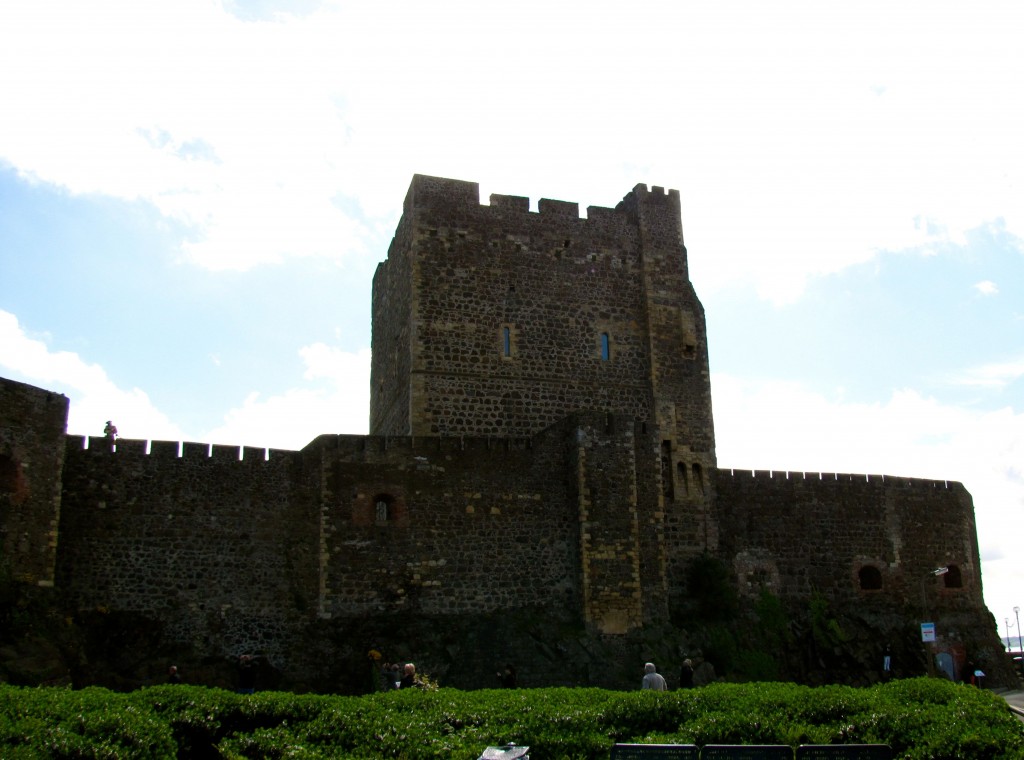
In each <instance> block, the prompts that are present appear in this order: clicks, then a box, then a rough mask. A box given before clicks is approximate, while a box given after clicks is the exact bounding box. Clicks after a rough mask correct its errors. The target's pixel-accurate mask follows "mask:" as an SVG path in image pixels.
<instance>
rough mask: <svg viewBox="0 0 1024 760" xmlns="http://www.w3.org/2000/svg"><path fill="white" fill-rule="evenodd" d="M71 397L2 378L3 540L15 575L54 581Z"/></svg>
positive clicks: (6, 558) (0, 509)
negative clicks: (62, 470) (65, 443)
mask: <svg viewBox="0 0 1024 760" xmlns="http://www.w3.org/2000/svg"><path fill="white" fill-rule="evenodd" d="M67 416H68V399H67V398H66V397H65V396H63V395H61V394H58V393H51V392H49V391H45V390H41V389H39V388H34V387H33V386H31V385H25V384H24V383H18V382H14V381H12V380H3V382H0V541H2V550H3V561H4V562H6V563H7V565H8V568H7V569H8V570H9V572H10V573H11V575H12V577H14V578H16V579H18V580H21V581H24V582H27V583H34V584H38V585H41V586H50V585H53V578H54V563H55V561H56V556H57V525H58V522H59V520H60V478H61V469H62V467H63V465H64V445H63V441H64V434H65V432H66V429H67Z"/></svg>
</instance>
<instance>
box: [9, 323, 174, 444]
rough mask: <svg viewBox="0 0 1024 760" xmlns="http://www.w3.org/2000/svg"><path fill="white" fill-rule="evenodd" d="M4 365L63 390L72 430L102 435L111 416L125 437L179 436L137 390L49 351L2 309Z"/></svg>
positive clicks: (25, 378)
mask: <svg viewBox="0 0 1024 760" xmlns="http://www.w3.org/2000/svg"><path fill="white" fill-rule="evenodd" d="M0 367H3V368H4V370H5V375H7V376H8V377H10V378H11V379H14V380H19V381H21V382H26V383H30V384H32V385H37V386H40V387H43V388H46V389H47V390H50V391H54V392H56V393H63V394H64V395H66V396H67V397H68V398H69V399H70V401H71V409H70V411H69V413H68V432H69V433H72V434H78V435H96V436H99V435H102V433H103V427H104V424H105V422H106V420H113V421H114V423H115V424H116V425H117V427H118V429H119V432H120V434H121V436H122V437H124V438H160V439H166V440H180V439H181V438H182V435H181V431H180V429H179V428H178V427H177V425H175V424H174V423H173V422H171V421H170V420H169V419H168V418H167V417H166V415H164V414H163V412H161V411H160V410H159V409H157V408H156V407H155V406H154V405H153V403H152V402H151V401H150V399H149V397H148V396H147V395H146V393H145V392H143V391H142V390H140V389H138V388H132V389H131V390H125V389H123V388H119V387H118V386H117V385H116V384H115V383H114V382H113V381H112V380H111V379H110V378H109V377H107V374H106V372H105V371H104V370H103V368H102V367H100V366H99V365H96V364H89V363H87V362H86V361H84V360H83V359H82V358H81V357H80V356H78V354H75V353H72V352H70V351H51V350H50V348H49V347H48V346H47V345H46V343H44V342H43V341H41V340H37V339H34V338H30V337H29V336H28V335H26V334H25V331H24V329H23V328H22V327H21V326H20V325H19V324H18V319H17V317H15V316H14V315H13V314H11V313H9V312H6V311H3V310H0Z"/></svg>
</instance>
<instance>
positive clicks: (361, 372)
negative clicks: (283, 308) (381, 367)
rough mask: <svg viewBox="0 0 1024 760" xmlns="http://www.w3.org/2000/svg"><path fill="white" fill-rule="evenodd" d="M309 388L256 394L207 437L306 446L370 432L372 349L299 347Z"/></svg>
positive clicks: (216, 440)
mask: <svg viewBox="0 0 1024 760" xmlns="http://www.w3.org/2000/svg"><path fill="white" fill-rule="evenodd" d="M299 354H300V356H302V359H303V361H304V362H305V363H306V371H305V373H304V375H303V377H304V378H305V379H306V380H309V381H321V382H318V383H310V384H309V386H312V387H308V386H304V387H301V388H292V389H290V390H288V391H287V392H285V393H283V394H280V395H276V396H271V397H269V398H261V396H260V394H259V393H256V392H252V393H250V394H249V395H248V396H247V397H246V399H245V400H244V401H243V402H242V405H241V406H240V407H236V408H234V409H232V410H230V411H229V412H228V413H227V414H226V415H225V418H224V424H223V425H220V426H219V427H217V428H215V429H213V430H211V431H209V432H208V433H206V434H205V435H204V436H203V440H204V441H209V442H211V443H225V444H231V445H238V444H239V443H243V444H244V445H247V446H264V447H268V448H284V449H301V448H302V447H303V446H305V445H306V444H307V443H309V442H310V441H312V440H313V439H314V438H316V437H317V436H318V435H322V434H325V433H345V434H351V435H365V434H366V433H367V431H368V430H369V413H368V410H369V408H370V399H369V388H370V351H369V349H364V350H362V351H359V352H358V353H348V352H345V351H341V350H339V349H336V348H332V347H329V346H327V345H325V344H323V343H315V344H313V345H310V346H305V347H303V348H301V349H300V350H299Z"/></svg>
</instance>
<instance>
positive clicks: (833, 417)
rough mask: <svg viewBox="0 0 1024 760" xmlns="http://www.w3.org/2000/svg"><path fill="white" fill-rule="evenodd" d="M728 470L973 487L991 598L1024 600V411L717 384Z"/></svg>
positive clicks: (997, 606) (733, 381)
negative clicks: (1022, 539)
mask: <svg viewBox="0 0 1024 760" xmlns="http://www.w3.org/2000/svg"><path fill="white" fill-rule="evenodd" d="M712 389H713V396H714V408H715V431H716V439H717V440H716V443H717V450H718V463H719V466H720V467H726V468H736V469H747V470H750V469H759V470H768V469H771V470H776V471H780V472H782V471H794V472H844V473H864V474H880V475H898V476H906V477H919V478H928V479H935V480H953V481H959V482H961V483H963V484H964V485H965V486H966V488H967V489H968V490H969V491H970V492H971V494H972V496H973V498H974V504H975V514H976V519H977V525H978V539H979V544H980V550H981V556H982V567H983V573H984V585H985V598H986V600H987V601H988V604H989V607H990V609H992V610H993V612H994V613H995V614H996V615H997V617H998V616H999V615H1001V614H1003V612H1002V611H1003V610H1004V609H1009V608H1012V606H1013V605H1014V604H1020V603H1021V601H1022V600H1021V597H1020V596H1019V594H1020V593H1021V592H1020V589H1021V588H1024V559H1022V558H1021V554H1020V552H1019V550H1018V543H1019V536H1020V535H1021V534H1022V532H1024V413H1020V412H1015V411H1014V410H1013V409H1010V408H1004V409H999V410H995V411H988V412H985V411H972V410H969V409H964V408H959V407H951V406H944V405H942V404H940V403H939V402H937V401H936V400H934V399H931V398H925V397H922V396H921V395H920V394H918V393H917V392H916V391H913V390H901V391H898V392H896V393H894V394H893V395H892V397H891V398H890V399H889V401H888V402H886V403H884V404H851V403H843V402H842V401H836V400H832V399H828V398H825V397H823V396H822V395H820V394H818V393H813V392H811V391H809V390H807V389H806V388H804V387H803V386H801V385H800V384H798V383H782V382H771V381H757V380H741V379H738V378H735V377H730V376H727V375H719V374H716V375H715V376H714V378H713V385H712Z"/></svg>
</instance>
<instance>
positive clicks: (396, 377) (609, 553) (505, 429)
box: [370, 175, 717, 633]
mask: <svg viewBox="0 0 1024 760" xmlns="http://www.w3.org/2000/svg"><path fill="white" fill-rule="evenodd" d="M371 386H372V387H371V404H370V432H371V435H379V436H413V437H433V436H437V437H442V438H450V437H467V438H468V437H476V438H484V437H489V438H492V439H493V438H513V437H517V438H524V437H525V438H529V437H532V436H535V435H537V434H538V433H539V432H541V431H542V430H545V429H548V428H551V427H552V426H554V425H555V424H556V423H559V422H560V421H562V420H565V418H567V417H569V416H570V415H578V414H581V413H582V414H590V413H593V412H598V413H600V415H599V416H598V417H594V416H593V415H592V414H590V416H589V417H587V419H588V420H589V421H590V422H587V423H584V422H582V418H580V419H581V421H580V422H579V424H578V427H577V429H576V432H575V437H576V444H575V446H576V449H575V451H576V453H575V455H574V456H575V459H574V462H573V463H572V464H571V466H572V467H573V468H574V470H575V472H576V476H575V477H576V479H577V480H578V491H577V492H578V504H577V505H576V506H577V508H578V512H579V520H580V536H581V539H580V542H581V545H580V559H581V564H582V567H581V572H582V589H583V590H582V593H583V607H584V613H585V616H586V618H587V620H588V621H590V622H593V623H594V624H595V625H597V627H598V628H599V629H601V630H603V631H604V632H608V633H617V632H624V631H626V630H628V629H630V628H632V627H635V626H637V625H641V624H643V621H644V620H647V619H655V618H657V617H658V616H659V615H663V614H664V612H665V610H666V607H665V606H664V605H665V604H666V603H667V599H668V589H669V588H670V587H672V586H674V585H677V584H678V582H679V580H680V573H681V568H682V567H683V566H684V565H685V564H686V562H687V561H688V560H689V559H690V558H692V556H693V555H694V554H696V553H699V552H700V551H703V550H705V549H712V550H713V549H714V548H715V546H716V545H717V528H716V525H717V522H716V521H715V520H713V519H711V518H710V517H709V515H710V514H711V511H712V510H711V505H712V504H713V503H714V494H713V492H712V490H713V489H712V485H711V483H712V481H711V473H712V471H713V470H714V469H715V467H716V460H715V443H714V424H713V421H712V413H711V387H710V377H709V371H708V349H707V336H706V328H705V321H704V309H703V307H702V306H701V304H700V301H699V300H698V299H697V296H696V294H695V292H694V289H693V286H692V284H691V283H690V280H689V274H688V271H687V260H686V249H685V247H684V246H683V235H682V222H681V214H680V205H679V193H678V192H677V191H674V190H670V191H668V192H667V193H666V192H665V191H664V190H663V189H662V188H659V187H655V188H653V189H652V190H648V189H647V187H646V186H645V185H637V186H636V187H635V188H634V189H633V191H632V192H630V193H629V194H628V195H626V197H625V198H624V199H623V200H622V201H621V202H620V203H619V204H618V205H617V206H616V207H615V208H614V209H611V208H602V207H594V206H591V207H589V208H588V209H587V217H586V218H580V213H579V206H578V204H575V203H567V202H564V201H555V200H548V199H542V200H540V201H539V203H538V211H537V212H531V211H530V203H529V199H527V198H522V197H515V196H506V195H491V197H490V205H487V206H484V205H481V204H480V193H479V187H478V185H477V184H476V183H472V182H461V181H456V180H450V179H441V178H436V177H426V176H420V175H417V176H415V177H414V178H413V181H412V184H411V186H410V188H409V192H408V194H407V195H406V199H405V206H404V213H403V216H402V219H401V221H400V222H399V225H398V229H397V231H396V233H395V237H394V240H393V241H392V244H391V246H390V248H389V250H388V257H387V260H386V261H384V262H383V263H381V264H380V265H379V267H378V269H377V273H376V275H375V277H374V282H373V362H372V370H371ZM605 419H606V420H607V422H599V423H596V424H595V423H594V422H593V421H594V420H605ZM613 421H614V422H613ZM624 462H626V463H627V464H628V463H629V462H631V463H632V464H628V466H626V465H624V464H623V463H624Z"/></svg>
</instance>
